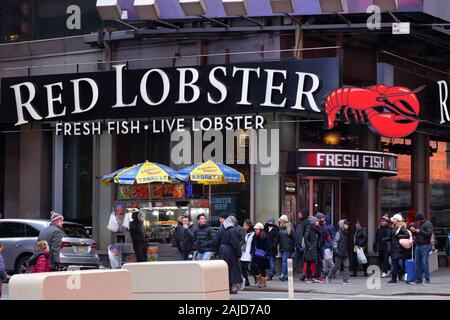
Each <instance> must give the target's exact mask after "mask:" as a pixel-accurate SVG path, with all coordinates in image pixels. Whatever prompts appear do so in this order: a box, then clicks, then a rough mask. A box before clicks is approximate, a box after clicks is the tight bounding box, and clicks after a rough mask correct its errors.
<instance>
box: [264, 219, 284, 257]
mask: <svg viewBox="0 0 450 320" xmlns="http://www.w3.org/2000/svg"><path fill="white" fill-rule="evenodd" d="M269 228H271V229H270V231H269ZM264 232H265V233H266V235H267V236H268V238H269V242H270V252H269V255H270V256H272V257H276V256H277V255H278V242H279V241H280V228H279V227H278V226H277V225H275V224H272V225H271V224H268V223H266V224H265V225H264Z"/></svg>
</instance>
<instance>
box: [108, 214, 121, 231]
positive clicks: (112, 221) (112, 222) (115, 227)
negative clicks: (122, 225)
mask: <svg viewBox="0 0 450 320" xmlns="http://www.w3.org/2000/svg"><path fill="white" fill-rule="evenodd" d="M106 229H108V230H109V231H111V232H117V231H119V224H118V223H117V219H116V214H115V213H114V212H113V213H111V216H110V217H109V222H108V226H107V227H106Z"/></svg>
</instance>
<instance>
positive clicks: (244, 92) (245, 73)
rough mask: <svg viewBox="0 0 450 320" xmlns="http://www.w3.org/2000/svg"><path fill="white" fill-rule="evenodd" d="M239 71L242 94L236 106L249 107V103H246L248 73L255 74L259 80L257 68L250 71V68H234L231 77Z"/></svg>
mask: <svg viewBox="0 0 450 320" xmlns="http://www.w3.org/2000/svg"><path fill="white" fill-rule="evenodd" d="M239 71H242V94H241V101H239V102H238V103H237V104H242V105H247V106H250V105H251V103H250V102H248V82H249V80H250V72H255V73H256V75H257V76H258V78H259V68H256V69H251V68H236V67H234V68H233V77H234V76H235V74H236V73H237V72H239Z"/></svg>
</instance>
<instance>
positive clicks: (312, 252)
mask: <svg viewBox="0 0 450 320" xmlns="http://www.w3.org/2000/svg"><path fill="white" fill-rule="evenodd" d="M321 238H322V232H321V229H320V227H316V226H315V225H314V224H310V225H309V226H308V228H307V229H306V232H305V253H304V254H305V255H304V257H305V260H306V261H317V260H319V259H321V256H320V252H321V245H320V243H321Z"/></svg>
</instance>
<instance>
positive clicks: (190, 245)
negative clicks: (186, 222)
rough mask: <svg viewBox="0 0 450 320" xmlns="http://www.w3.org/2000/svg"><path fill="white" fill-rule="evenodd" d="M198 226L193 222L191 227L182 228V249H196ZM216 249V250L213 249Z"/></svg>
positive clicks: (185, 250)
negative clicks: (195, 235)
mask: <svg viewBox="0 0 450 320" xmlns="http://www.w3.org/2000/svg"><path fill="white" fill-rule="evenodd" d="M195 231H196V228H195V227H194V224H191V225H190V226H189V228H187V229H184V228H183V226H181V228H180V235H179V236H180V251H181V252H190V251H194V233H195ZM213 251H214V250H213Z"/></svg>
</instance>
